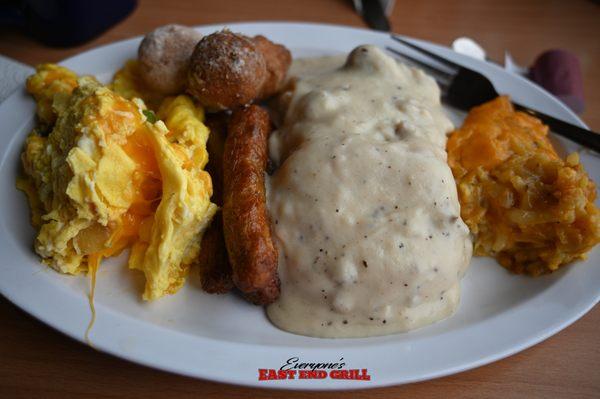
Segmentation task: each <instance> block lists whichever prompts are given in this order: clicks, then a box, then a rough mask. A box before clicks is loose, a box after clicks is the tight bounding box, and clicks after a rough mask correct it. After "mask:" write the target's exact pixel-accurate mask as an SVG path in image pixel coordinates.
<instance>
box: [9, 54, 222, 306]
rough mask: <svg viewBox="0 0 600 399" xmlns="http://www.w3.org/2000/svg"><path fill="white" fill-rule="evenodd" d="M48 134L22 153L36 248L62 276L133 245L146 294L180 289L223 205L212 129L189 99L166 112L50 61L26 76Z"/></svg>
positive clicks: (174, 101) (173, 101) (177, 100)
mask: <svg viewBox="0 0 600 399" xmlns="http://www.w3.org/2000/svg"><path fill="white" fill-rule="evenodd" d="M27 89H28V91H29V92H30V93H31V94H32V95H33V96H34V98H35V99H36V101H37V104H38V115H39V119H40V121H41V123H42V124H45V125H47V127H48V128H49V129H50V130H49V132H50V133H49V134H48V136H47V137H44V136H43V135H41V134H40V131H39V130H34V131H33V132H32V134H31V135H30V136H29V137H28V138H27V141H26V143H25V149H24V151H23V154H22V161H23V166H24V169H25V174H26V176H25V177H24V178H23V179H21V180H20V181H19V182H18V186H19V187H20V188H21V189H23V190H24V191H25V192H26V193H27V194H28V198H29V201H30V205H31V209H32V223H33V225H34V226H35V227H36V228H38V229H39V233H38V236H37V238H36V242H35V250H36V252H37V253H38V254H39V255H40V256H41V257H42V258H43V261H44V262H45V263H46V264H48V265H49V266H51V267H53V268H54V269H56V270H57V271H60V272H62V273H69V274H77V273H80V272H82V271H92V272H93V271H95V269H96V268H97V267H98V265H99V263H100V261H101V259H102V258H104V257H108V256H113V255H116V254H118V253H120V252H121V251H122V250H123V249H125V248H126V247H130V246H131V254H130V258H129V266H130V267H131V268H133V269H138V270H141V271H143V272H144V274H145V276H146V287H145V291H144V295H143V296H144V299H155V298H159V297H161V296H163V295H165V294H171V293H174V292H176V291H177V290H178V289H179V288H180V287H181V285H182V284H183V282H184V279H185V276H186V273H187V270H188V265H189V264H190V263H191V262H192V260H193V259H194V257H196V255H197V254H198V251H199V250H200V240H201V236H202V233H203V232H204V229H205V228H206V226H207V225H208V224H209V222H210V220H211V219H212V217H213V215H214V213H215V212H216V210H217V207H216V205H215V204H213V203H211V202H210V197H211V195H212V182H211V178H210V176H209V174H208V173H207V172H206V171H204V170H203V169H204V166H205V165H206V163H207V161H208V155H207V152H206V141H207V139H208V134H209V131H208V128H207V127H206V126H205V125H204V124H203V119H204V114H203V111H202V109H201V108H198V107H196V106H195V105H194V103H193V102H192V100H191V99H190V98H189V97H187V96H184V95H182V96H178V97H174V98H167V99H165V100H164V101H162V104H161V106H160V108H159V110H158V115H159V117H160V118H161V119H162V120H164V122H163V121H161V120H155V115H153V114H152V112H151V111H148V110H147V109H146V106H145V104H144V102H143V101H142V100H140V99H133V100H129V99H126V98H124V97H122V96H120V95H119V94H117V93H115V92H114V91H112V90H111V89H109V88H108V87H105V86H103V85H101V84H100V83H98V82H97V81H96V80H95V79H94V78H91V77H81V78H77V76H76V75H75V74H74V73H73V72H71V71H69V70H68V69H66V68H63V67H59V66H56V65H51V64H45V65H41V66H39V67H38V69H37V72H36V74H34V75H33V76H31V77H30V78H29V79H28V82H27Z"/></svg>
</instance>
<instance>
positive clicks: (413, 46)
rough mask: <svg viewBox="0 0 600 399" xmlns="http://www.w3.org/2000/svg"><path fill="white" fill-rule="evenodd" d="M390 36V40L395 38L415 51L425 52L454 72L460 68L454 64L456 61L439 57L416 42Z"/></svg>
mask: <svg viewBox="0 0 600 399" xmlns="http://www.w3.org/2000/svg"><path fill="white" fill-rule="evenodd" d="M390 37H391V38H392V40H395V41H397V42H399V43H402V44H403V45H405V46H406V47H410V48H411V49H413V50H416V51H417V52H419V53H421V54H425V55H427V56H428V57H430V58H432V59H434V60H436V61H437V62H439V63H440V64H442V65H444V66H446V67H448V68H450V69H453V70H455V72H456V70H458V69H459V68H460V65H458V64H456V63H454V62H452V61H450V60H447V59H446V58H443V57H440V56H439V55H437V54H435V53H432V52H431V51H429V50H426V49H424V48H422V47H421V46H417V45H416V44H414V43H411V42H409V41H408V40H405V39H403V38H401V37H399V36H396V35H390Z"/></svg>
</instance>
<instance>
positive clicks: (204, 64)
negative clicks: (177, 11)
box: [187, 30, 268, 110]
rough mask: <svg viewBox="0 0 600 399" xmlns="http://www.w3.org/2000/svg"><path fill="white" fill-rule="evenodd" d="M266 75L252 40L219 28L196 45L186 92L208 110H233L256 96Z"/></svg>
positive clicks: (265, 68)
mask: <svg viewBox="0 0 600 399" xmlns="http://www.w3.org/2000/svg"><path fill="white" fill-rule="evenodd" d="M267 76H268V73H267V67H266V62H265V59H264V57H263V56H262V53H261V52H260V51H258V50H257V48H256V46H255V44H254V42H253V41H252V40H251V39H249V38H247V37H245V36H243V35H239V34H236V33H233V32H230V31H228V30H223V31H220V32H216V33H213V34H211V35H208V36H206V37H204V38H203V39H202V40H201V41H200V42H199V43H198V44H197V45H196V48H195V49H194V52H193V54H192V57H191V60H190V69H189V74H188V86H187V91H188V92H189V93H190V94H191V95H193V96H194V97H195V98H196V99H197V100H198V101H199V102H200V103H201V104H202V105H204V106H205V107H207V108H208V109H209V110H223V109H234V108H236V107H238V106H241V105H245V104H248V103H250V102H252V101H253V100H254V99H255V98H257V97H258V96H259V95H260V94H261V88H262V87H263V84H264V82H265V80H266V79H267Z"/></svg>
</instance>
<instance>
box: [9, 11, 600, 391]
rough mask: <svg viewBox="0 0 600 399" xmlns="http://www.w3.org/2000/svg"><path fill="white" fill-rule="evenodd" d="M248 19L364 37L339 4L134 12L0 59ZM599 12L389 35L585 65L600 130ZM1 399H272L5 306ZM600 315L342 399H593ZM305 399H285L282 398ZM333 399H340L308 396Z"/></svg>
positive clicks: (483, 17)
mask: <svg viewBox="0 0 600 399" xmlns="http://www.w3.org/2000/svg"><path fill="white" fill-rule="evenodd" d="M253 20H290V21H313V22H327V23H335V24H345V25H353V26H364V23H363V22H362V20H361V19H360V18H359V17H358V16H357V15H356V14H355V13H354V11H353V9H352V8H351V6H350V3H349V2H347V1H342V0H337V1H336V0H307V1H299V0H269V1H266V0H264V1H261V0H252V1H245V0H236V1H228V0H220V1H212V2H209V1H204V2H193V1H187V2H179V1H173V0H172V1H158V0H154V1H144V0H142V1H140V4H139V6H138V8H137V9H136V10H135V11H134V12H133V14H132V15H131V16H129V18H127V19H126V20H125V21H123V22H121V23H120V24H118V25H117V26H115V27H114V28H112V29H110V30H109V31H108V32H106V33H104V34H103V35H102V36H100V37H99V38H97V39H95V40H94V41H92V42H90V43H88V44H86V45H85V46H81V47H77V48H71V49H66V50H65V49H50V48H46V47H44V46H42V45H40V44H38V43H36V42H33V41H31V40H30V39H28V38H26V37H23V36H21V35H19V34H17V33H11V32H6V31H0V54H3V55H7V56H10V57H13V58H15V59H17V60H20V61H22V62H25V63H29V64H35V63H39V62H43V61H58V60H60V59H62V58H65V57H67V56H71V55H73V54H77V53H79V52H81V51H84V50H87V49H89V48H92V47H95V46H98V45H100V44H104V43H109V42H112V41H115V40H120V39H124V38H128V37H131V36H135V35H140V34H144V33H145V32H147V31H149V30H152V29H153V28H155V27H157V26H159V25H163V24H166V23H173V22H177V23H181V24H188V25H200V24H211V23H221V22H234V21H253ZM599 21H600V7H599V6H597V5H595V4H593V3H592V2H591V1H561V0H558V1H543V0H542V1H531V0H529V1H523V0H510V1H508V0H504V1H497V0H486V1H475V0H470V1H460V0H436V1H431V0H430V1H414V2H413V1H402V0H397V1H396V6H395V9H394V12H393V15H392V16H391V22H392V27H393V30H394V31H395V32H398V33H402V34H406V35H410V36H414V37H418V38H423V39H427V40H431V41H434V42H438V43H442V44H446V45H448V44H450V43H451V42H452V40H453V39H454V38H456V37H458V36H470V37H472V38H474V39H476V40H477V41H478V42H479V43H481V44H482V45H483V46H484V48H486V50H487V51H488V54H489V55H490V56H491V57H492V58H493V59H497V60H501V59H502V57H503V54H504V51H505V50H509V51H510V52H511V53H512V54H513V56H514V57H515V58H516V60H517V61H518V62H519V63H521V64H523V65H529V64H530V63H531V62H532V61H533V58H534V57H535V56H536V55H537V54H539V53H541V52H542V51H544V50H546V49H549V48H564V49H569V50H571V51H573V52H574V53H576V54H577V55H578V57H579V59H580V60H581V64H582V69H583V76H584V84H585V88H586V92H585V95H586V106H587V108H586V111H585V113H584V114H583V119H584V120H585V121H586V122H587V123H588V124H589V125H590V127H591V128H592V129H595V130H600V90H599V89H600V74H599V73H598V65H600V42H599V41H598V37H600V23H598V22H599ZM0 320H2V324H1V325H2V328H0V397H2V398H9V397H11V398H12V397H26V398H66V397H102V398H125V397H144V398H164V397H169V398H170V397H190V398H202V397H203V398H277V397H282V396H284V393H283V392H281V391H269V390H260V389H249V388H243V387H235V386H229V385H223V384H217V383H212V382H206V381H199V380H194V379H190V378H185V377H180V376H177V375H172V374H168V373H164V372H161V371H156V370H152V369H149V368H145V367H142V366H138V365H135V364H132V363H129V362H126V361H123V360H120V359H117V358H114V357H111V356H108V355H105V354H102V353H98V352H96V351H94V350H93V349H91V348H89V347H87V346H85V345H82V344H79V343H77V342H75V341H72V340H71V339H69V338H66V337H65V336H63V335H61V334H59V333H57V332H55V331H54V330H52V329H50V328H48V327H46V326H44V325H43V324H41V323H40V322H38V321H36V320H34V319H32V318H31V317H29V316H28V315H26V314H25V313H24V312H22V311H20V310H18V309H17V308H16V307H15V306H13V305H12V304H10V303H9V302H8V301H6V300H5V299H3V298H0ZM598 331H600V307H598V306H596V307H595V308H594V309H592V311H590V312H589V313H588V314H587V315H586V316H584V317H583V318H582V319H581V320H579V321H577V322H576V323H575V324H574V325H572V326H571V327H569V328H567V329H565V330H564V331H562V332H560V333H559V334H557V335H555V336H554V337H552V338H550V339H548V340H546V341H545V342H543V343H541V344H539V345H536V346H534V347H533V348H530V349H528V350H525V351H523V352H521V353H519V354H517V355H514V356H512V357H510V358H508V359H505V360H502V361H498V362H496V363H493V364H490V365H487V366H484V367H480V368H478V369H475V370H471V371H467V372H463V373H461V374H457V375H454V376H450V377H445V378H440V379H437V380H432V381H428V382H423V383H417V384H410V385H406V386H398V387H391V388H382V389H374V390H364V391H354V392H349V393H345V394H344V395H345V397H347V398H398V397H419V398H437V397H440V396H448V397H469V398H482V397H497V398H512V397H528V398H537V397H539V398H542V397H543V398H548V397H572V398H584V397H589V398H598V397H600V333H599V332H598ZM308 395H309V394H308V393H302V392H286V393H285V396H286V397H289V398H299V397H304V396H308ZM310 395H311V396H313V397H321V398H335V397H338V396H339V394H337V393H310Z"/></svg>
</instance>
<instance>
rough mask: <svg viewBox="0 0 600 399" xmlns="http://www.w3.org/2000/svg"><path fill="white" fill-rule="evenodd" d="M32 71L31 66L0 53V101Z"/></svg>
mask: <svg viewBox="0 0 600 399" xmlns="http://www.w3.org/2000/svg"><path fill="white" fill-rule="evenodd" d="M32 73H33V68H32V67H30V66H28V65H25V64H22V63H20V62H18V61H15V60H13V59H11V58H8V57H5V56H3V55H0V102H2V101H4V100H5V99H6V98H7V97H8V96H10V95H11V94H12V93H13V92H14V91H15V90H16V89H17V88H18V87H19V86H21V85H22V84H23V83H24V82H25V79H26V78H27V76H29V75H31V74H32Z"/></svg>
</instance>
